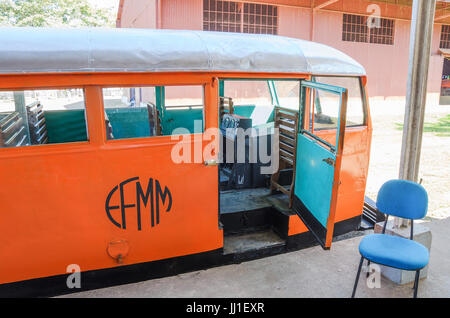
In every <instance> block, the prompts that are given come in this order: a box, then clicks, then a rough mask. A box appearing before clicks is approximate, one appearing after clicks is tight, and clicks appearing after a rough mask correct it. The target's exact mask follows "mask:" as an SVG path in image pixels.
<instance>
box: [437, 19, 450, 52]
mask: <svg viewBox="0 0 450 318" xmlns="http://www.w3.org/2000/svg"><path fill="white" fill-rule="evenodd" d="M439 47H440V48H441V49H450V25H446V24H443V25H442V29H441V43H440V44H439Z"/></svg>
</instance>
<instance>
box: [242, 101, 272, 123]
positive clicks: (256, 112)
mask: <svg viewBox="0 0 450 318" xmlns="http://www.w3.org/2000/svg"><path fill="white" fill-rule="evenodd" d="M234 114H236V115H238V116H242V117H247V118H251V119H252V126H253V127H260V126H264V125H265V124H267V123H273V121H274V114H275V109H274V107H273V106H258V107H256V106H255V105H235V106H234Z"/></svg>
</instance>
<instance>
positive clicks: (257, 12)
mask: <svg viewBox="0 0 450 318" xmlns="http://www.w3.org/2000/svg"><path fill="white" fill-rule="evenodd" d="M211 1H215V5H216V7H215V10H211ZM205 2H207V3H208V6H207V8H206V6H205ZM218 3H220V9H217V4H218ZM224 3H227V4H228V5H227V7H228V8H229V9H228V11H225V10H224ZM231 6H233V8H235V11H233V12H232V11H231ZM251 8H253V9H254V11H253V12H251ZM269 8H270V11H271V13H270V14H269ZM264 9H265V10H264ZM219 10H220V11H219ZM264 11H265V12H266V14H264ZM202 12H203V15H202V30H203V31H217V32H236V33H247V34H272V35H278V30H279V20H280V17H279V8H278V6H277V5H273V4H269V3H249V2H238V1H228V0H203V2H202ZM212 14H213V15H214V17H215V18H214V20H212V19H211V15H212ZM206 15H207V16H208V19H205V16H206ZM218 15H220V17H221V19H217V16H218ZM224 15H226V17H227V21H223V17H224ZM231 16H235V20H234V21H230V20H231V19H230V17H231ZM263 18H264V19H263ZM269 18H271V19H272V24H268V23H267V21H268V19H269ZM252 19H253V22H251V20H252ZM219 20H220V21H219ZM257 20H259V23H257V22H256V21H257ZM263 20H265V21H266V22H265V24H263V22H262V21H263ZM211 24H215V25H217V24H220V25H221V30H218V29H217V28H216V27H215V28H214V30H212V29H211ZM224 24H226V29H228V30H224ZM231 24H233V30H230V27H231ZM251 29H252V30H255V29H258V30H259V32H249V30H251ZM262 29H264V30H266V32H261V30H262ZM269 29H270V30H271V32H267V30H269Z"/></svg>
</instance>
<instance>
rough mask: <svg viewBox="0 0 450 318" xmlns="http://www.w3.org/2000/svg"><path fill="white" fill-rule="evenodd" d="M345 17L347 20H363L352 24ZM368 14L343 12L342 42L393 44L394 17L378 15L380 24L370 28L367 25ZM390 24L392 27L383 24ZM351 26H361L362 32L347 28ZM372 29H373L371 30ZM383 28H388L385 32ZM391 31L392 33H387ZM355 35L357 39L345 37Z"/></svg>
mask: <svg viewBox="0 0 450 318" xmlns="http://www.w3.org/2000/svg"><path fill="white" fill-rule="evenodd" d="M346 17H348V19H347V20H350V21H351V20H352V19H353V18H355V19H361V20H362V21H363V22H362V23H361V24H353V23H351V22H350V23H349V22H348V21H346ZM369 18H370V16H365V15H360V14H353V13H343V14H342V32H341V33H342V41H343V42H355V43H369V44H381V45H392V46H393V45H394V44H395V19H391V18H383V17H379V18H378V19H380V24H381V26H380V27H379V28H378V27H373V28H370V27H369V26H368V25H367V22H368V21H369ZM384 23H386V24H392V28H385V27H384V26H383V24H384ZM352 26H354V27H355V28H363V30H364V32H362V33H361V32H359V33H355V32H354V31H353V30H350V31H349V30H348V29H349V28H350V29H352ZM372 29H373V30H372ZM384 30H388V31H387V32H384ZM389 31H391V33H392V35H389V34H387V33H389ZM379 32H380V33H381V34H380V33H379ZM348 36H350V37H352V36H353V37H357V40H349V39H346V37H348ZM361 37H362V38H363V39H364V40H362V41H361V40H360V38H361ZM374 38H376V39H380V38H381V40H379V41H375V40H373V39H374Z"/></svg>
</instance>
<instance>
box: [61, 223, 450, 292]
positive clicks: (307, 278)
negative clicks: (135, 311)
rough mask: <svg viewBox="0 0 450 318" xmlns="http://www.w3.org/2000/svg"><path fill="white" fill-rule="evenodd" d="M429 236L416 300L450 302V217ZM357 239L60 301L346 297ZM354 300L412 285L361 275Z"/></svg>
mask: <svg viewBox="0 0 450 318" xmlns="http://www.w3.org/2000/svg"><path fill="white" fill-rule="evenodd" d="M423 224H424V225H426V226H428V227H429V228H430V229H431V231H432V235H433V241H432V247H431V260H430V267H429V272H428V278H426V279H423V280H421V282H420V285H419V294H418V297H450V249H449V248H448V242H450V231H449V228H450V218H446V219H430V218H429V219H428V220H427V221H426V222H424V223H423ZM361 239H362V237H355V238H351V239H347V240H343V241H339V242H336V243H334V244H333V247H332V249H331V250H330V251H324V250H322V249H321V248H320V247H312V248H308V249H304V250H300V251H296V252H291V253H286V254H281V255H277V256H273V257H268V258H264V259H259V260H255V261H249V262H245V263H241V264H236V265H229V266H222V267H216V268H211V269H208V270H202V271H197V272H191V273H186V274H181V275H177V276H173V277H166V278H161V279H154V280H150V281H144V282H140V283H135V284H128V285H121V286H116V287H110V288H104V289H98V290H93V291H87V292H82V293H75V294H70V295H65V296H61V297H227V298H228V297H261V298H265V297H350V295H351V292H352V288H353V283H354V279H355V275H356V270H357V267H358V263H359V257H360V256H359V253H358V244H359V242H360V240H361ZM356 296H357V297H412V284H408V285H404V286H399V285H396V284H394V283H391V282H390V281H388V280H387V279H385V278H383V277H382V279H381V288H374V289H370V288H369V287H367V284H366V283H365V276H364V275H361V280H360V281H359V286H358V291H357V294H356Z"/></svg>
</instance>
